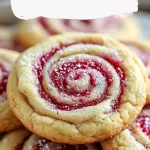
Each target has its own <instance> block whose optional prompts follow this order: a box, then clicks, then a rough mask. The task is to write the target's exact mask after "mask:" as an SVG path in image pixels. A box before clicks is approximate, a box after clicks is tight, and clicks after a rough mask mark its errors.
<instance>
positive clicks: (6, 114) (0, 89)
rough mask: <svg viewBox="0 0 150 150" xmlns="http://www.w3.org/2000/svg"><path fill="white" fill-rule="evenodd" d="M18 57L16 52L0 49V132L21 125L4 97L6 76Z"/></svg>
mask: <svg viewBox="0 0 150 150" xmlns="http://www.w3.org/2000/svg"><path fill="white" fill-rule="evenodd" d="M18 56H19V53H17V52H14V51H10V50H6V49H0V132H4V131H9V130H12V129H15V128H17V127H19V126H20V125H21V123H20V122H19V121H18V119H17V118H16V117H15V116H14V114H13V112H12V111H11V110H10V107H9V104H8V100H7V96H6V86H7V79H8V75H9V73H10V71H11V67H12V64H13V63H14V61H15V60H16V58H17V57H18Z"/></svg>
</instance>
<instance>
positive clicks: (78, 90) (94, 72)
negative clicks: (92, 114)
mask: <svg viewBox="0 0 150 150" xmlns="http://www.w3.org/2000/svg"><path fill="white" fill-rule="evenodd" d="M78 44H82V45H86V44H93V43H81V42H80V43H72V44H68V45H63V46H60V47H56V48H52V49H51V50H50V51H49V52H48V53H45V54H43V55H42V56H41V57H40V58H39V59H38V60H37V62H36V63H35V65H34V67H33V72H34V74H35V76H36V78H37V80H36V81H37V86H38V92H39V95H40V96H41V98H43V99H45V100H46V101H48V102H50V103H51V104H53V105H54V106H55V108H57V109H60V110H65V111H70V110H75V109H81V108H83V107H88V106H95V105H97V104H99V103H101V102H103V101H104V100H106V99H108V97H110V96H111V94H112V93H111V92H112V88H113V86H114V82H115V79H114V76H113V74H112V72H111V70H109V68H108V67H107V65H106V64H105V63H106V62H107V63H108V64H109V65H110V66H111V67H112V69H113V70H114V71H115V73H116V76H117V77H118V80H120V84H119V85H118V86H119V87H118V90H117V91H118V95H117V96H116V97H115V98H114V99H113V100H112V103H111V108H112V109H111V111H115V110H116V109H118V108H119V106H120V104H121V102H120V99H121V95H122V94H123V91H124V88H125V74H124V71H123V69H122V68H121V65H122V63H123V62H122V61H120V60H118V59H116V58H115V57H110V56H103V57H101V56H96V57H97V58H98V59H101V60H102V61H101V62H100V61H98V60H95V59H93V57H95V56H93V55H89V57H88V59H83V60H82V59H81V60H76V59H74V60H72V61H69V62H63V63H62V64H61V65H59V62H57V64H55V66H56V67H55V69H53V66H54V65H53V66H52V67H51V68H50V69H49V70H48V76H49V78H50V80H51V82H52V85H53V87H54V88H56V89H57V90H58V92H59V94H60V93H63V94H64V95H67V96H68V97H70V99H71V100H70V101H71V103H70V102H67V101H64V100H62V101H61V100H60V99H61V98H62V96H61V97H60V99H58V98H56V97H54V96H53V95H52V94H53V93H47V92H46V91H45V88H44V85H43V80H44V78H45V77H44V74H43V73H42V72H43V69H44V66H45V65H46V63H48V61H49V60H51V58H52V57H53V55H54V54H55V53H56V52H58V51H63V50H64V49H65V48H67V47H69V46H74V45H78ZM93 45H98V44H95V43H94V44H93ZM82 55H83V54H81V56H82ZM84 56H85V55H84ZM69 57H70V56H69ZM90 57H91V59H90ZM103 61H104V63H103ZM83 80H84V82H83V83H82V84H81V82H82V81H83ZM46 84H47V83H46ZM99 87H100V90H101V89H102V91H99V92H97V95H98V96H97V97H96V98H95V97H94V98H92V99H90V94H91V93H92V92H93V91H94V89H95V88H99ZM115 90H116V89H115ZM72 99H75V100H74V101H72Z"/></svg>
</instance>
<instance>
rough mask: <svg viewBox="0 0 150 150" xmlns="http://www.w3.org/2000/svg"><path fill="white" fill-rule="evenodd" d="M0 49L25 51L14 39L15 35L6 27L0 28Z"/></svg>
mask: <svg viewBox="0 0 150 150" xmlns="http://www.w3.org/2000/svg"><path fill="white" fill-rule="evenodd" d="M0 33H1V34H0V48H5V49H10V50H16V51H23V48H22V46H21V45H20V44H19V43H18V42H17V41H16V40H15V39H14V35H13V33H12V32H11V31H10V30H9V29H8V28H7V27H4V26H0Z"/></svg>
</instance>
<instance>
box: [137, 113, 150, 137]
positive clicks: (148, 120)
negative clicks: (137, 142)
mask: <svg viewBox="0 0 150 150" xmlns="http://www.w3.org/2000/svg"><path fill="white" fill-rule="evenodd" d="M136 123H137V125H138V126H139V127H140V129H141V130H142V132H143V133H145V135H147V136H148V138H149V139H150V116H139V117H138V118H137V120H136Z"/></svg>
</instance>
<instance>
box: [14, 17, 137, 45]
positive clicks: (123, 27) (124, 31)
mask: <svg viewBox="0 0 150 150" xmlns="http://www.w3.org/2000/svg"><path fill="white" fill-rule="evenodd" d="M138 31H139V29H138V25H137V23H136V20H135V18H134V17H131V16H130V17H125V18H120V17H114V16H110V17H106V18H102V19H97V20H69V19H48V18H44V17H39V18H36V19H33V20H29V21H23V22H21V23H20V24H19V27H18V32H17V39H18V41H19V42H20V43H22V45H24V46H25V47H30V46H33V45H35V44H37V43H39V42H41V41H43V40H45V39H46V38H47V37H48V36H50V35H55V34H59V33H64V32H88V33H89V32H90V33H106V34H108V35H111V36H112V37H115V38H119V39H129V38H131V39H134V38H137V37H138V36H139V32H138Z"/></svg>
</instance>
